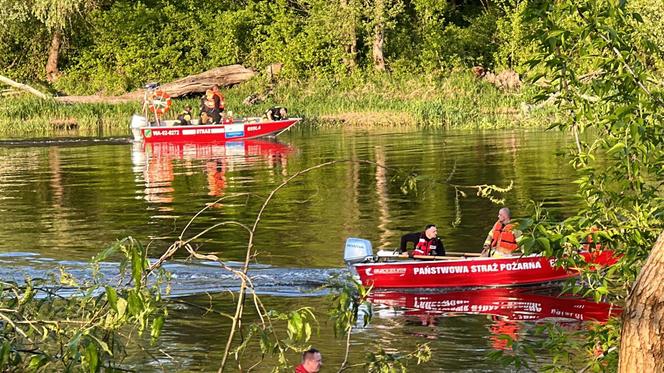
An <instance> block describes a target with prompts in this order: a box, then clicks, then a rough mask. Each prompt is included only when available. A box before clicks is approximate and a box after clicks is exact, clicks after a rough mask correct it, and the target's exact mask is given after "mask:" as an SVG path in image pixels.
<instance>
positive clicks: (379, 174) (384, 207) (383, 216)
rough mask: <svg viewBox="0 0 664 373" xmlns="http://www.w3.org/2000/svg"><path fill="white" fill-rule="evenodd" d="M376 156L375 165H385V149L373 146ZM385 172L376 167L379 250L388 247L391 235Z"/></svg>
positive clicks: (381, 168)
mask: <svg viewBox="0 0 664 373" xmlns="http://www.w3.org/2000/svg"><path fill="white" fill-rule="evenodd" d="M374 152H375V156H376V163H378V164H382V165H386V164H387V162H386V160H385V148H384V147H382V146H380V145H376V146H374ZM387 184H388V180H387V170H386V169H384V168H383V167H376V197H377V198H378V212H379V214H378V229H379V230H380V235H379V237H380V245H379V247H380V248H388V247H389V246H390V237H391V236H392V235H393V234H392V231H391V230H390V229H389V225H390V224H391V223H392V221H391V219H390V207H389V198H388V196H389V190H388V188H387Z"/></svg>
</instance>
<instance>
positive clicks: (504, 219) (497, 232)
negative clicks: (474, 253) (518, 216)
mask: <svg viewBox="0 0 664 373" xmlns="http://www.w3.org/2000/svg"><path fill="white" fill-rule="evenodd" d="M511 221H512V212H511V211H510V209H508V208H507V207H503V208H501V209H500V210H499V211H498V221H497V222H496V223H495V224H494V225H493V228H491V231H489V234H488V235H487V237H486V240H485V241H484V247H483V249H484V250H482V256H492V257H495V258H501V257H506V256H511V255H512V253H513V252H514V251H516V250H517V249H518V248H519V244H518V242H519V240H520V239H521V231H520V230H518V229H516V227H515V225H514V224H513V223H512V222H511Z"/></svg>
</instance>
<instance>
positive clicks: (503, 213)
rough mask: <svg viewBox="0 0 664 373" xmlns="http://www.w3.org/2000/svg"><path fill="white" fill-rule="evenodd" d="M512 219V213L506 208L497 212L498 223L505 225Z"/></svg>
mask: <svg viewBox="0 0 664 373" xmlns="http://www.w3.org/2000/svg"><path fill="white" fill-rule="evenodd" d="M511 219H512V212H511V211H510V209H508V208H507V207H503V208H502V209H500V210H498V221H499V222H501V223H503V224H507V223H509V221H510V220H511Z"/></svg>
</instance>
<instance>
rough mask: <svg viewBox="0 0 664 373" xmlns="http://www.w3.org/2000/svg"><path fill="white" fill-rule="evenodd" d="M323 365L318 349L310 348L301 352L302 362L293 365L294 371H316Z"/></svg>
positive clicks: (315, 372)
mask: <svg viewBox="0 0 664 373" xmlns="http://www.w3.org/2000/svg"><path fill="white" fill-rule="evenodd" d="M321 365H323V357H322V356H321V354H320V351H318V350H316V349H315V348H310V349H308V350H306V351H304V353H303V354H302V364H300V365H298V366H296V367H295V373H317V372H318V371H320V366H321Z"/></svg>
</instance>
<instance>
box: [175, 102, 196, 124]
mask: <svg viewBox="0 0 664 373" xmlns="http://www.w3.org/2000/svg"><path fill="white" fill-rule="evenodd" d="M191 110H192V109H191V105H187V106H185V107H184V110H183V111H182V112H181V113H180V115H178V121H180V123H179V124H180V125H181V126H190V125H191V119H192V118H193V117H194V114H193V113H192V112H191Z"/></svg>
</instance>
